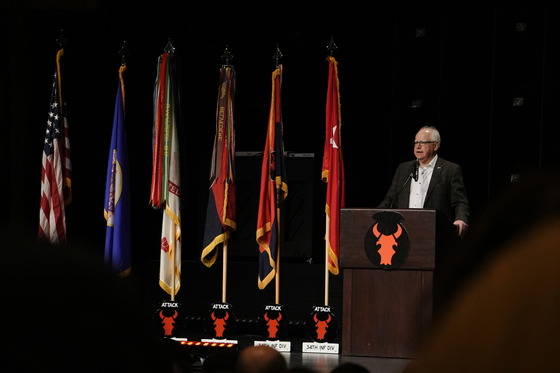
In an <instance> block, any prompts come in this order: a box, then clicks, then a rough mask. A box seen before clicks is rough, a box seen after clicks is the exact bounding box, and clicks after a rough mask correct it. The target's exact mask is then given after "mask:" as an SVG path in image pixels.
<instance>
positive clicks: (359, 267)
mask: <svg viewBox="0 0 560 373" xmlns="http://www.w3.org/2000/svg"><path fill="white" fill-rule="evenodd" d="M379 212H390V213H391V214H393V213H396V214H398V215H401V216H402V218H403V219H402V221H401V223H400V225H401V228H402V232H403V233H402V234H401V235H400V238H399V239H401V241H403V242H400V243H399V248H401V246H408V249H409V251H408V255H407V256H406V258H405V260H404V261H403V262H402V263H401V264H400V265H399V266H398V267H396V268H395V267H392V268H386V266H385V267H384V266H380V263H375V262H373V261H372V259H371V257H372V253H373V252H377V246H376V245H375V243H376V241H377V236H375V237H374V234H373V233H371V232H372V228H373V226H374V224H375V223H376V222H378V221H377V220H376V219H375V218H374V217H373V216H374V215H376V214H377V213H379ZM340 219H341V220H340V263H339V264H340V268H342V270H343V307H342V314H343V320H342V355H354V356H377V357H397V358H414V357H415V352H416V349H417V345H418V342H420V339H421V338H422V336H423V335H424V333H425V332H427V331H428V329H429V327H430V326H431V322H432V311H433V302H432V300H433V283H434V270H435V266H436V241H437V240H438V236H439V232H438V230H440V229H441V228H438V226H439V225H441V224H440V223H439V222H438V220H439V218H437V217H436V211H435V210H427V209H367V208H343V209H342V210H341V217H340ZM447 230H449V228H447ZM376 233H379V232H378V231H377V232H376ZM389 236H391V235H389ZM403 239H404V240H403ZM404 249H407V247H404ZM366 250H371V251H370V252H367V253H366ZM373 254H376V253H373Z"/></svg>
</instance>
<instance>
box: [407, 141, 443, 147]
mask: <svg viewBox="0 0 560 373" xmlns="http://www.w3.org/2000/svg"><path fill="white" fill-rule="evenodd" d="M434 142H437V141H413V142H412V145H414V147H417V146H418V145H420V146H424V145H428V144H433V143H434Z"/></svg>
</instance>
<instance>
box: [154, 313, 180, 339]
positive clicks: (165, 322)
mask: <svg viewBox="0 0 560 373" xmlns="http://www.w3.org/2000/svg"><path fill="white" fill-rule="evenodd" d="M177 316H179V312H177V311H175V312H174V313H173V316H165V315H164V314H163V310H161V311H159V317H160V319H161V325H162V326H163V335H165V336H170V335H173V328H175V319H176V318H177Z"/></svg>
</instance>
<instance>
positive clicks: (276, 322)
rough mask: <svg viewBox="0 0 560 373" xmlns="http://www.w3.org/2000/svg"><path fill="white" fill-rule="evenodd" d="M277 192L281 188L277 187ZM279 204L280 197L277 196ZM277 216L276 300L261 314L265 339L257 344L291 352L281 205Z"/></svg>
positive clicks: (256, 343)
mask: <svg viewBox="0 0 560 373" xmlns="http://www.w3.org/2000/svg"><path fill="white" fill-rule="evenodd" d="M276 192H277V194H279V192H280V188H276ZM276 201H277V204H279V199H278V197H277V198H276ZM276 216H277V221H278V234H277V238H276V239H277V240H278V241H277V244H276V247H277V250H276V269H275V272H276V273H275V275H274V279H275V286H276V288H275V290H276V292H275V302H276V303H274V304H268V305H265V306H264V310H263V313H262V314H261V315H260V316H259V330H260V332H261V335H262V336H263V337H264V338H265V340H264V341H255V342H254V345H255V346H262V345H266V346H269V347H272V348H274V349H276V350H278V351H280V352H290V351H291V349H292V344H291V342H289V341H282V339H283V338H284V337H286V335H287V331H288V326H289V322H288V321H289V320H288V318H287V317H286V315H285V314H284V306H283V305H281V304H280V237H281V235H280V221H281V219H280V207H279V206H277V207H276Z"/></svg>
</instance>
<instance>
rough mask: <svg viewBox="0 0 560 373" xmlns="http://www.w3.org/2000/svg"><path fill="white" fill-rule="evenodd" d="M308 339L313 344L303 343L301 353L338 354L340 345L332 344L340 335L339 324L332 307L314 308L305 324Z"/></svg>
mask: <svg viewBox="0 0 560 373" xmlns="http://www.w3.org/2000/svg"><path fill="white" fill-rule="evenodd" d="M305 330H306V333H307V337H308V338H310V339H311V340H313V342H303V343H302V345H301V352H313V353H319V354H338V352H339V345H338V343H331V342H332V341H334V339H335V338H336V336H337V334H338V323H337V321H336V317H335V316H334V313H333V312H332V308H331V306H313V311H312V312H311V314H310V315H309V317H308V318H307V321H306V323H305Z"/></svg>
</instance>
